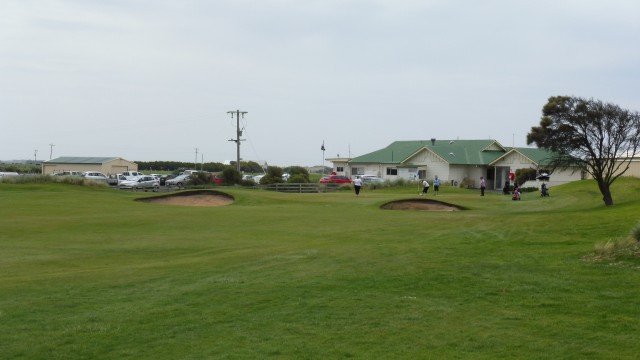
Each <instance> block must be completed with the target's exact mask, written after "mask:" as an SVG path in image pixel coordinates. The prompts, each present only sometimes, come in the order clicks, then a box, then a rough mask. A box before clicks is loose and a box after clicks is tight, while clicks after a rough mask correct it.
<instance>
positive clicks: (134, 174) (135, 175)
mask: <svg viewBox="0 0 640 360" xmlns="http://www.w3.org/2000/svg"><path fill="white" fill-rule="evenodd" d="M122 176H124V177H126V178H127V180H135V179H137V178H139V177H141V176H144V174H143V173H141V172H139V171H124V172H123V173H122Z"/></svg>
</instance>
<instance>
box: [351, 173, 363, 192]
mask: <svg viewBox="0 0 640 360" xmlns="http://www.w3.org/2000/svg"><path fill="white" fill-rule="evenodd" d="M361 187H362V179H360V176H356V178H355V179H354V180H353V189H354V190H355V191H356V196H360V188H361Z"/></svg>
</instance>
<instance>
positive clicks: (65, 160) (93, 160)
mask: <svg viewBox="0 0 640 360" xmlns="http://www.w3.org/2000/svg"><path fill="white" fill-rule="evenodd" d="M117 159H119V158H118V157H80V156H61V157H59V158H55V159H51V160H47V161H45V162H46V163H50V164H104V163H107V162H109V161H112V160H117Z"/></svg>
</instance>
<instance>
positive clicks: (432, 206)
mask: <svg viewBox="0 0 640 360" xmlns="http://www.w3.org/2000/svg"><path fill="white" fill-rule="evenodd" d="M380 208H381V209H386V210H422V211H458V210H464V208H463V207H462V206H457V205H453V204H448V203H445V202H442V201H438V200H430V199H407V200H396V201H392V202H388V203H386V204H384V205H382V206H381V207H380Z"/></svg>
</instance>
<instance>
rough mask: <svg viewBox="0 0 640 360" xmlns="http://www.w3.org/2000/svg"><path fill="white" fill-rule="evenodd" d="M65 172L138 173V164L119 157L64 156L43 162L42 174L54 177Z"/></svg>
mask: <svg viewBox="0 0 640 360" xmlns="http://www.w3.org/2000/svg"><path fill="white" fill-rule="evenodd" d="M63 171H99V172H101V173H103V174H105V175H109V174H120V173H122V172H124V171H138V164H136V163H134V162H131V161H128V160H125V159H122V158H118V157H73V156H63V157H59V158H55V159H52V160H46V161H43V162H42V173H43V174H45V175H52V174H56V173H60V172H63Z"/></svg>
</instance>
